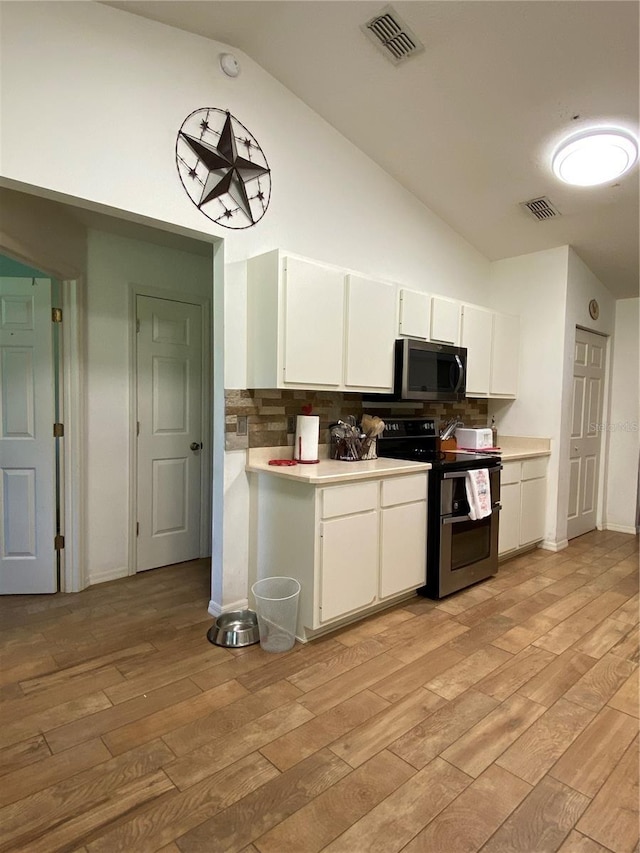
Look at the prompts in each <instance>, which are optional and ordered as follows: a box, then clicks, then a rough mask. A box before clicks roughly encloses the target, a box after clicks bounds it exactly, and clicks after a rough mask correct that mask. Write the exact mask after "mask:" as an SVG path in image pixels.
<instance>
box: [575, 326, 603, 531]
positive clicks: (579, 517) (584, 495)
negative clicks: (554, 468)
mask: <svg viewBox="0 0 640 853" xmlns="http://www.w3.org/2000/svg"><path fill="white" fill-rule="evenodd" d="M606 343H607V339H606V338H605V337H603V336H602V335H596V334H594V333H593V332H587V331H585V330H584V329H576V342H575V350H574V360H573V399H572V407H571V437H570V441H571V444H570V450H569V514H568V523H567V537H568V538H569V539H574V538H575V537H576V536H581V535H582V534H583V533H587V532H588V531H589V530H594V529H595V526H596V511H597V497H598V470H599V468H600V436H601V434H602V404H603V390H604V370H605V355H606V349H605V348H606Z"/></svg>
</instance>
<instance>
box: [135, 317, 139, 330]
mask: <svg viewBox="0 0 640 853" xmlns="http://www.w3.org/2000/svg"><path fill="white" fill-rule="evenodd" d="M139 331H140V320H138V319H137V318H136V332H139Z"/></svg>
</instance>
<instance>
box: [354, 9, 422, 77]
mask: <svg viewBox="0 0 640 853" xmlns="http://www.w3.org/2000/svg"><path fill="white" fill-rule="evenodd" d="M360 29H361V30H362V32H363V33H364V34H365V35H366V36H367V38H368V39H369V41H371V42H373V44H375V46H376V47H377V48H378V49H379V50H380V51H382V53H384V55H385V56H386V57H387V59H389V60H391V62H393V64H394V65H399V64H400V63H401V62H405V61H406V60H407V59H410V58H411V57H412V56H415V54H416V53H420V51H422V50H424V45H423V44H422V42H421V41H420V39H419V38H418V37H417V36H416V35H415V33H413V32H412V31H411V29H410V28H409V27H408V26H407V25H406V24H405V22H404V21H403V20H402V18H401V17H400V15H398V13H397V12H396V10H395V9H394V8H393V7H392V6H385V8H384V9H383V10H382V11H381V12H379V13H378V14H377V15H376V16H375V17H373V18H371V20H370V21H367V23H366V24H363V25H362V27H361V28H360Z"/></svg>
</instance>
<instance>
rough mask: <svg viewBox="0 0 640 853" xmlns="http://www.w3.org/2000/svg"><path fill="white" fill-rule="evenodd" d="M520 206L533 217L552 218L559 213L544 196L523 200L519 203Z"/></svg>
mask: <svg viewBox="0 0 640 853" xmlns="http://www.w3.org/2000/svg"><path fill="white" fill-rule="evenodd" d="M520 207H522V208H524V210H526V211H527V212H528V213H529V214H530V215H531V216H533V218H534V219H553V217H554V216H560V215H561V214H560V211H559V210H557V209H556V208H555V207H554V206H553V205H552V204H551V202H550V201H549V199H548V198H547V197H546V196H540V198H531V199H529V201H523V202H521V203H520Z"/></svg>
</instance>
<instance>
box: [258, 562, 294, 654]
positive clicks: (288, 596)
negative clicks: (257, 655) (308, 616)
mask: <svg viewBox="0 0 640 853" xmlns="http://www.w3.org/2000/svg"><path fill="white" fill-rule="evenodd" d="M251 592H252V593H253V595H254V597H255V600H256V613H257V615H258V627H259V629H260V645H261V646H262V648H263V649H264V650H265V652H286V651H288V650H289V649H292V648H293V645H294V643H295V641H296V624H297V621H298V598H299V597H300V584H299V583H298V581H297V580H295V578H283V577H278V578H263V579H262V580H260V581H256V582H255V583H254V584H253V586H252V587H251Z"/></svg>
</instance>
